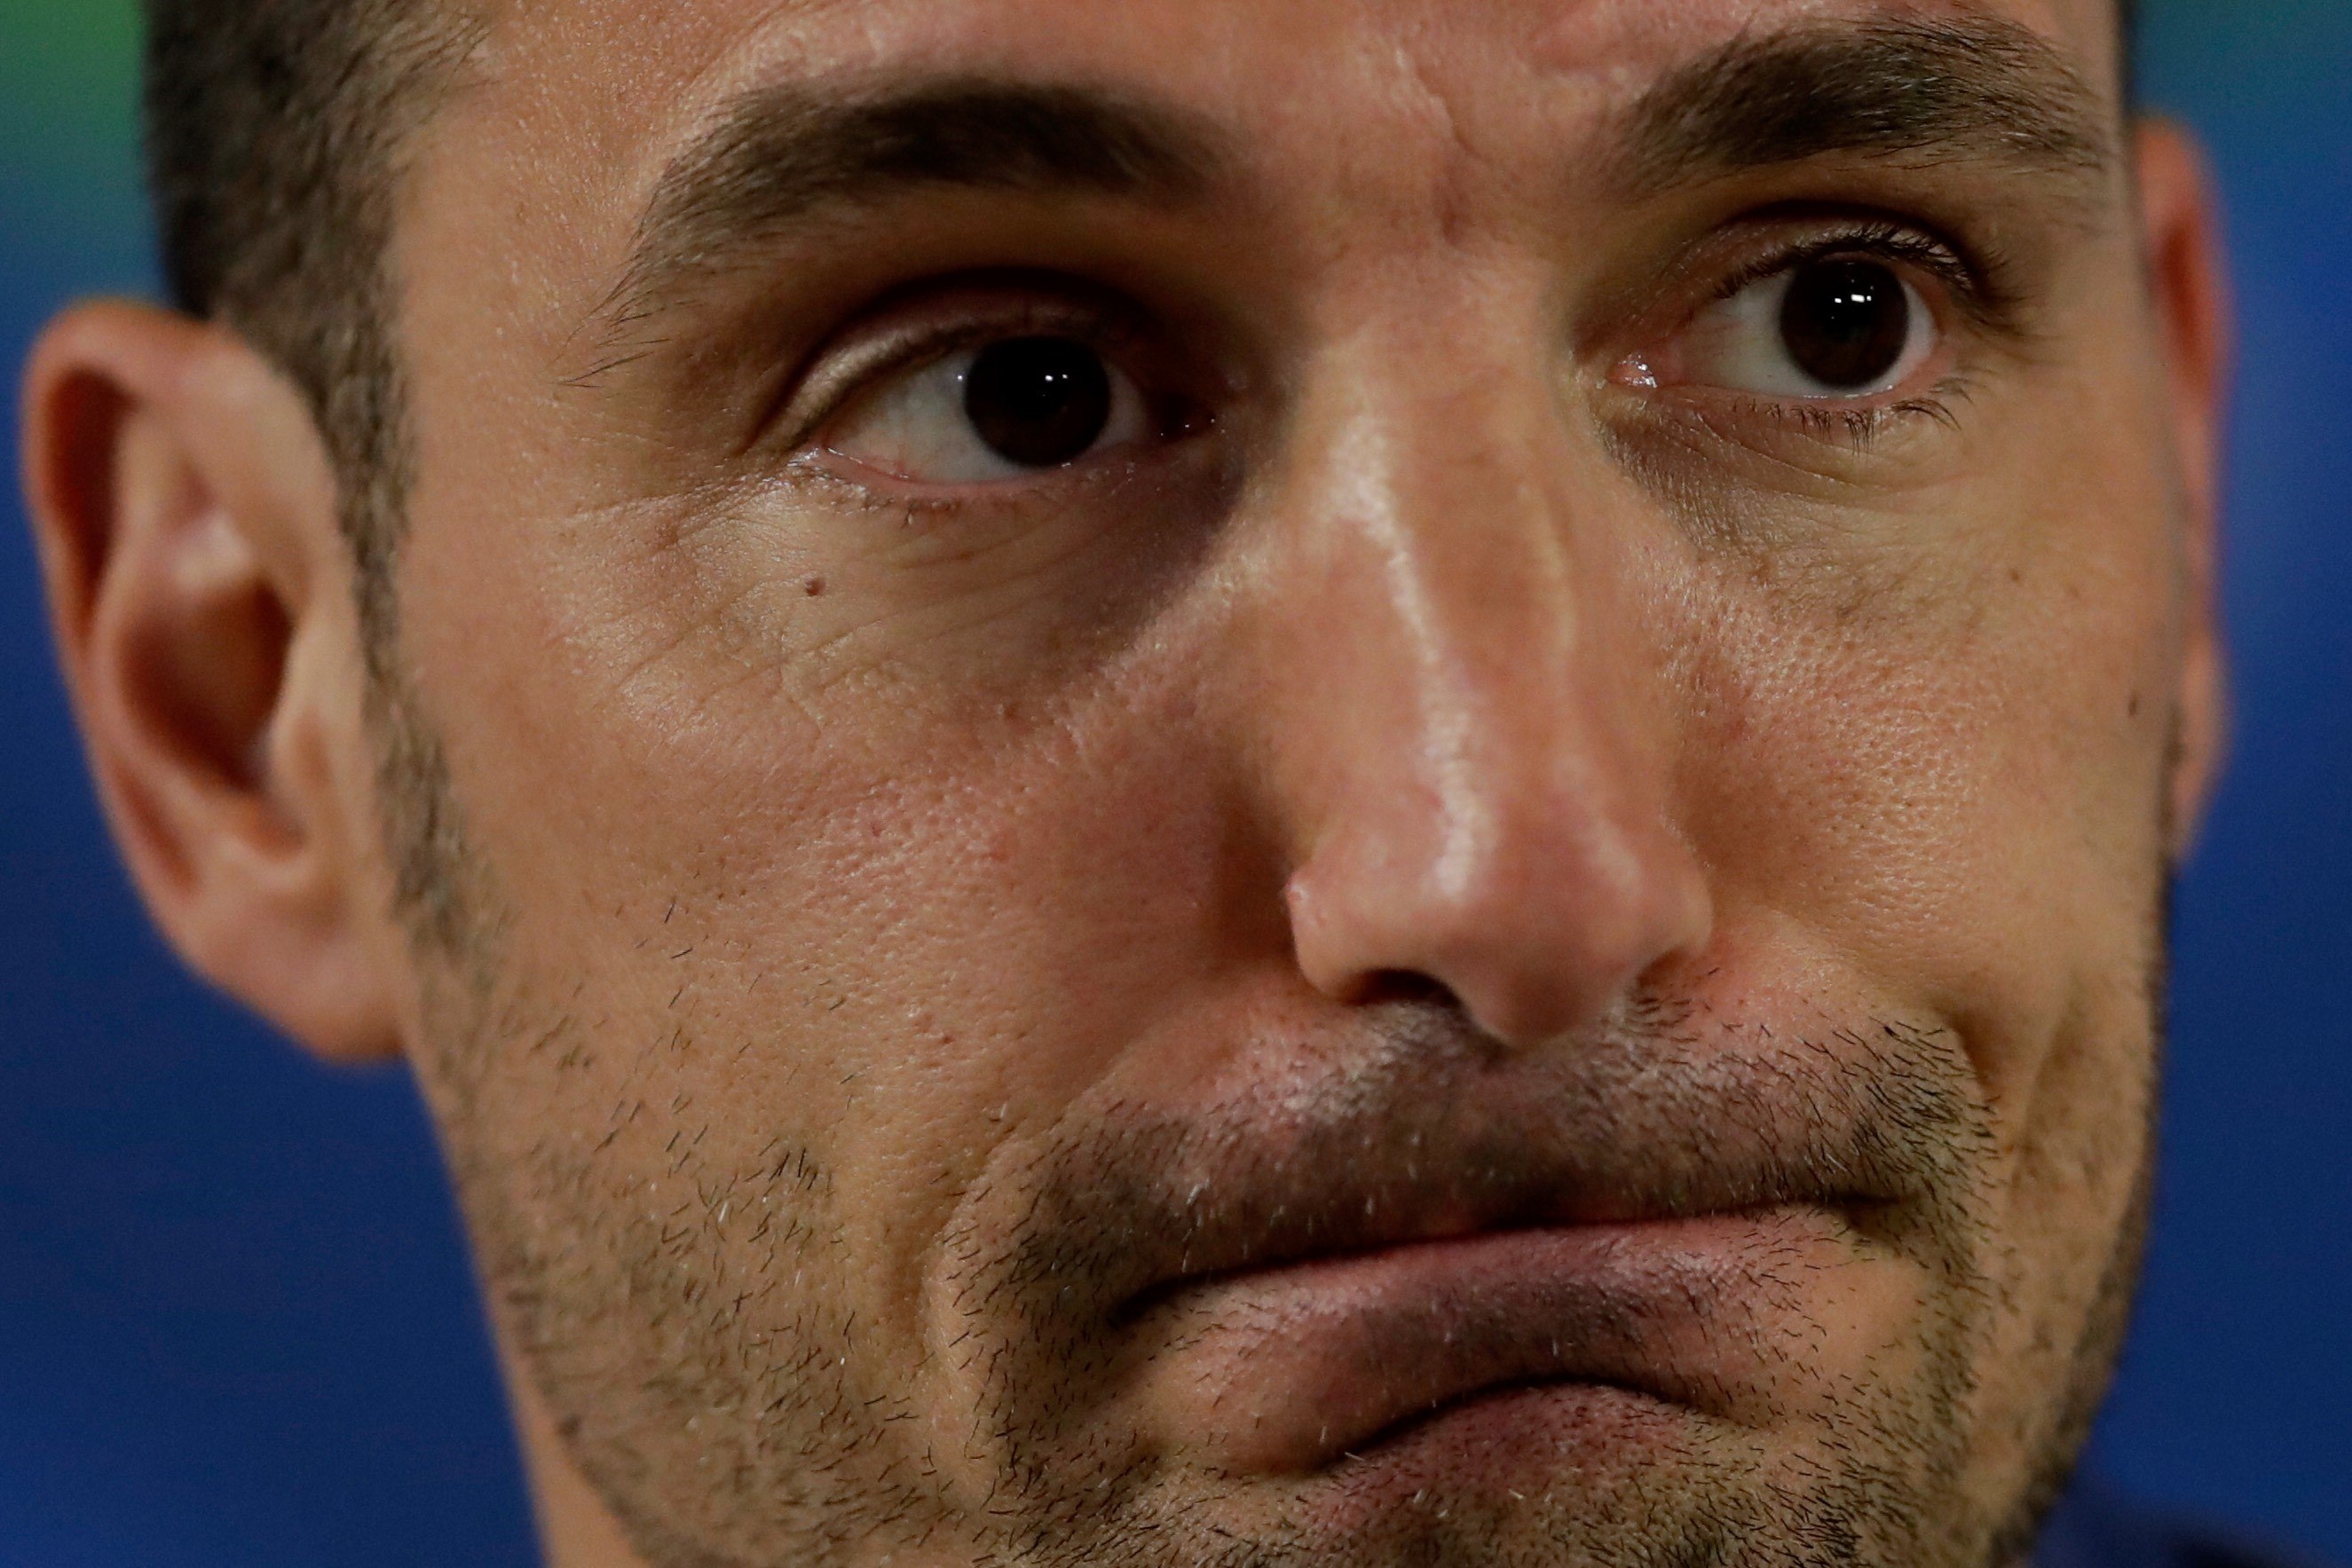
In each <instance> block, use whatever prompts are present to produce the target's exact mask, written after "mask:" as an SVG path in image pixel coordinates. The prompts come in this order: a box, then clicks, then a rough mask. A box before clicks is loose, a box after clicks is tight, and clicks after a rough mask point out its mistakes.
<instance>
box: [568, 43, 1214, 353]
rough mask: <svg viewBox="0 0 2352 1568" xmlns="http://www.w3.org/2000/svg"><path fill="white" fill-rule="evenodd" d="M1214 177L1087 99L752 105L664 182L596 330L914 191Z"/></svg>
mask: <svg viewBox="0 0 2352 1568" xmlns="http://www.w3.org/2000/svg"><path fill="white" fill-rule="evenodd" d="M1226 163H1227V159H1226V157H1225V154H1224V152H1223V148H1222V146H1221V144H1220V142H1219V141H1218V139H1217V138H1216V137H1215V136H1214V135H1213V133H1212V132H1211V131H1209V130H1208V129H1207V128H1205V127H1203V126H1202V125H1200V124H1197V123H1195V122H1193V121H1192V120H1187V119H1185V118H1183V117H1181V115H1179V114H1177V113H1176V112H1174V111H1173V110H1169V109H1166V108H1162V107H1159V106H1156V105H1149V104H1143V103H1138V102H1133V101H1129V100H1127V99H1120V98H1118V97H1116V96H1113V95H1111V94H1108V93H1105V92H1101V91H1097V90H1096V89H1090V88H1084V87H1070V86H1058V85H1040V84H1028V83H1007V82H1000V81H992V80H985V79H980V78H954V77H950V78H927V79H921V80H917V81H914V82H910V83H900V84H895V85H891V86H887V87H883V88H880V89H866V90H864V91H859V92H852V93H848V94H844V93H842V92H840V91H838V90H835V91H833V92H819V91H815V90H812V89H806V88H800V87H770V88H762V89H753V90H751V91H750V92H748V93H745V94H744V95H742V96H741V97H740V98H738V99H735V100H734V101H732V102H731V103H730V104H729V105H728V106H727V107H726V108H725V109H724V110H721V112H720V113H719V116H718V117H717V119H716V120H715V122H714V123H713V124H712V126H711V127H710V129H709V130H707V131H703V132H702V133H701V134H700V135H699V136H698V137H696V138H695V139H694V141H691V142H690V143H688V145H687V146H686V147H685V148H684V149H683V150H682V151H680V152H678V153H677V156H676V157H674V158H673V159H672V160H671V161H670V162H669V163H668V165H667V168H666V169H665V170H664V172H663V173H662V175H661V177H660V179H659V180H658V181H657V182H656V185H655V189H654V194H653V198H652V200H651V202H650V203H649V204H648V205H647V207H646V215H645V217H644V219H643V221H642V222H641V223H640V224H639V225H638V232H637V240H636V244H635V249H634V252H633V254H632V257H631V260H630V263H629V266H628V267H627V269H626V271H625V272H624V273H623V275H622V282H621V284H620V286H619V287H617V288H616V289H615V290H614V294H613V297H612V298H611V300H610V301H608V304H607V308H606V311H605V314H606V315H607V316H608V318H611V319H614V321H615V323H616V324H618V323H621V322H625V321H626V320H629V319H636V318H637V317H639V316H641V315H642V314H644V313H645V312H646V310H648V309H649V308H652V307H653V306H654V305H655V303H656V301H658V300H659V299H661V298H663V297H664V296H666V295H667V293H668V292H669V291H670V290H671V289H672V288H673V287H675V286H676V285H677V284H678V283H679V282H681V281H682V280H684V279H685V278H688V277H692V276H695V275H698V274H702V273H705V272H708V271H711V270H717V269H719V268H722V267H724V266H725V265H726V264H727V262H728V260H729V258H730V257H731V256H736V255H739V254H740V253H741V252H742V251H743V250H745V249H747V248H750V247H754V246H758V245H759V244H761V242H762V241H765V240H769V239H772V237H773V236H774V235H776V234H777V233H778V232H780V231H782V230H783V229H786V228H789V227H790V226H792V225H793V224H795V223H797V222H799V221H802V220H803V219H806V218H808V217H810V216H811V215H813V214H815V213H817V212H818V211H820V210H822V209H824V208H827V207H834V206H843V205H862V204H873V203H878V202H882V201H886V200H888V199H890V198H893V197H897V196H901V195H904V194H906V193H908V191H910V190H915V189H919V188H922V187H927V186H934V187H936V186H949V187H952V186H962V187H966V188H971V189H991V190H1009V191H1023V192H1030V193H1046V194H1070V195H1097V196H1119V197H1128V198H1133V199H1139V200H1146V201H1152V202H1160V203H1166V202H1181V201H1185V200H1188V199H1192V198H1195V197H1198V196H1199V195H1201V194H1202V193H1203V192H1205V191H1206V190H1207V189H1208V188H1209V187H1210V185H1211V184H1212V183H1214V182H1215V181H1216V179H1217V178H1218V177H1219V175H1220V174H1221V173H1222V172H1223V170H1224V168H1225V167H1226Z"/></svg>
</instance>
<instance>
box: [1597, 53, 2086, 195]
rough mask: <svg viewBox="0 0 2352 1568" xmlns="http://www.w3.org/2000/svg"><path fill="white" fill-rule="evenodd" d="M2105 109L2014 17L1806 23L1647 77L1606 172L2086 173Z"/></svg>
mask: <svg viewBox="0 0 2352 1568" xmlns="http://www.w3.org/2000/svg"><path fill="white" fill-rule="evenodd" d="M2115 118H2116V117H2115V115H2114V114H2113V112H2112V111H2111V110H2108V109H2107V108H2106V107H2105V105H2104V104H2103V101H2102V99H2100V97H2099V95H2098V94H2097V93H2095V91H2094V90H2093V89H2091V87H2090V85H2089V84H2088V83H2087V82H2086V81H2085V80H2084V77H2083V75H2082V73H2081V72H2080V71H2078V70H2077V69H2076V68H2074V66H2073V65H2072V64H2071V63H2070V62H2069V61H2068V59H2067V58H2066V57H2065V56H2064V55H2063V53H2061V52H2060V50H2059V49H2058V48H2057V47H2056V46H2054V45H2053V44H2051V43H2050V42H2049V41H2048V40H2046V39H2044V38H2043V37H2041V36H2040V35H2039V34H2037V33H2034V32H2032V30H2030V29H2028V28H2026V27H2024V26H2020V25H2018V24H2016V23H2013V22H2007V21H2001V20H1998V19H1992V18H1967V19H1958V20H1952V21H1935V22H1930V21H1917V20H1885V21H1874V22H1865V23H1855V22H1819V23H1811V24H1806V25H1802V26H1796V27H1792V28H1789V29H1786V30H1782V31H1778V32H1771V33H1764V34H1751V35H1748V36H1744V37H1738V38H1735V39H1733V40H1732V41H1731V42H1730V43H1728V44H1727V45H1725V46H1724V47H1722V48H1720V49H1718V50H1717V51H1716V52H1715V53H1714V54H1712V55H1709V56H1706V57H1703V58H1701V59H1698V60H1696V61H1694V62H1693V63H1691V64H1690V65H1687V66H1685V67H1683V68H1680V69H1677V70H1675V71H1674V72H1672V73H1671V74H1669V75H1668V76H1666V77H1665V78H1663V79H1661V80H1660V81H1658V82H1657V83H1656V84H1654V86H1652V87H1651V88H1649V89H1647V90H1646V91H1644V92H1643V95H1642V97H1641V98H1640V99H1638V100H1636V102H1635V103H1634V104H1633V110H1632V112H1631V115H1630V118H1629V120H1628V123H1627V129H1626V131H1625V133H1624V141H1623V151H1622V154H1621V156H1620V158H1619V160H1618V166H1617V172H1618V175H1619V179H1620V183H1622V184H1624V185H1626V186H1628V187H1629V188H1631V189H1633V190H1635V191H1638V192H1643V193H1649V192H1655V191H1660V190H1664V189H1671V188H1673V187H1675V186H1679V185H1684V184H1688V183H1694V182H1696V181H1700V180H1706V179H1712V178H1717V177H1721V176H1724V175H1727V174H1733V173H1738V172H1742V171H1749V170H1756V169H1762V168H1769V167H1773V166H1777V165H1783V164H1792V163H1800V162H1805V161H1807V160H1809V159H1814V158H1822V157H1828V156H1831V155H1833V154H1848V155H1859V156H1864V157H1877V158H1887V159H1900V160H1904V161H1906V162H1926V163H1930V164H1943V163H1957V162H1984V163H1990V164H1993V165H1998V166H2006V167H2008V168H2011V169H2015V170H2019V171H2021V172H2043V173H2057V174H2061V175H2067V176H2073V177H2076V178H2079V179H2084V180H2091V179H2095V178H2096V177H2098V176H2100V175H2103V174H2104V173H2105V172H2107V170H2108V169H2109V168H2110V166H2111V165H2112V163H2113V162H2114V159H2115V137H2114V135H2113V133H2112V131H2111V130H2110V123H2111V121H2112V120H2114V119H2115Z"/></svg>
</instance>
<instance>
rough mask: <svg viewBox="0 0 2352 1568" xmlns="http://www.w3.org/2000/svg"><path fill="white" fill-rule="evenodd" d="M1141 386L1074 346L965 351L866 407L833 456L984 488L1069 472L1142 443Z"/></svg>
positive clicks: (1146, 420) (839, 432) (1069, 342)
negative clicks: (1086, 460) (1090, 460)
mask: <svg viewBox="0 0 2352 1568" xmlns="http://www.w3.org/2000/svg"><path fill="white" fill-rule="evenodd" d="M1149 434H1150V412H1149V410H1148V409H1147V408H1146V406H1145V401H1144V397H1143V394H1142V392H1140V391H1139V390H1138V388H1137V387H1136V385H1135V383H1134V382H1132V381H1131V380H1129V377H1128V376H1127V375H1126V374H1124V373H1123V372H1122V371H1119V370H1118V367H1116V366H1115V365H1113V364H1111V363H1110V362H1109V361H1108V360H1106V359H1105V358H1104V357H1103V356H1102V355H1101V354H1100V353H1099V352H1097V350H1094V349H1092V348H1090V347H1089V346H1087V344H1085V343H1083V342H1081V341H1079V340H1076V339H1075V338H1058V337H1024V338H1007V339H1002V340H998V341H995V342H992V343H986V344H983V345H981V346H980V347H977V348H972V349H966V350H959V351H958V352H956V353H952V354H950V355H948V356H946V357H945V358H943V359H939V360H934V361H930V362H929V363H928V364H924V365H921V366H919V367H918V368H916V369H915V370H913V371H908V372H905V373H903V374H900V375H898V376H897V377H894V378H892V379H890V380H888V381H887V382H884V383H883V384H882V385H881V386H880V387H878V388H877V389H875V390H874V391H873V392H868V393H867V394H866V396H865V397H863V398H861V399H860V400H859V401H858V402H857V403H856V405H855V406H854V407H853V408H852V409H851V411H850V413H849V417H848V418H847V420H846V421H845V422H844V423H842V424H841V425H840V426H839V427H837V428H836V430H835V432H834V434H833V435H832V437H831V439H829V440H828V441H827V442H826V443H825V445H826V447H827V448H828V449H829V450H831V451H833V452H835V453H837V454H839V455H842V456H844V457H848V458H851V459H853V460H855V461H856V462H859V463H862V464H865V465H866V466H868V467H871V468H876V469H879V470H881V471H882V472H884V473H886V474H888V475H890V476H892V477H894V478H899V479H906V480H910V481H913V482H916V483H919V484H929V485H979V484H989V483H992V482H996V481H1001V480H1006V479H1017V478H1022V477H1024V476H1029V475H1033V474H1036V473H1040V472H1043V471H1045V470H1048V469H1054V468H1065V467H1067V466H1069V465H1071V464H1073V463H1076V462H1078V461H1079V460H1080V459H1082V458H1085V457H1088V456H1092V455H1095V454H1096V453H1098V452H1103V451H1107V450H1109V449H1111V448H1114V447H1118V446H1122V445H1126V444H1129V443H1131V442H1137V441H1140V440H1142V439H1144V438H1145V437H1146V436H1147V435H1149Z"/></svg>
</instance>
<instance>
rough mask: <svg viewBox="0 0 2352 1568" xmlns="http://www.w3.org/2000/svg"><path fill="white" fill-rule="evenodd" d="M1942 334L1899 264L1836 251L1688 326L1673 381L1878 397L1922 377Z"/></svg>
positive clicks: (1762, 391)
mask: <svg viewBox="0 0 2352 1568" xmlns="http://www.w3.org/2000/svg"><path fill="white" fill-rule="evenodd" d="M1937 341H1938V333H1937V325H1936V318H1935V313H1934V312H1933V311H1932V310H1930V309H1929V308H1928V307H1927V301H1925V300H1924V299H1922V298H1920V297H1919V292H1918V290H1917V289H1916V288H1914V287H1912V286H1911V285H1910V283H1908V282H1907V281H1906V280H1905V278H1904V277H1903V275H1902V274H1901V273H1900V272H1898V271H1897V270H1895V268H1894V267H1890V266H1888V265H1887V264H1886V263H1885V262H1883V261H1874V260H1871V259H1869V258H1867V257H1843V256H1841V257H1832V258H1826V259H1822V260H1818V261H1811V262H1807V263H1805V264H1803V265H1801V266H1799V267H1790V268H1789V269H1787V270H1786V271H1783V272H1779V273H1775V274H1773V275H1771V276H1770V277H1763V278H1759V279H1758V280H1757V281H1756V282H1754V283H1751V284H1749V285H1748V287H1745V288H1742V289H1740V290H1739V291H1738V293H1736V294H1733V295H1730V296H1729V297H1727V298H1724V299H1722V300H1720V301H1718V302H1717V304H1715V305H1714V306H1712V307H1710V308H1708V309H1707V310H1706V311H1705V312H1704V313H1703V314H1701V315H1700V317H1699V318H1698V319H1697V320H1696V321H1695V322H1694V323H1693V324H1692V326H1691V329H1690V333H1689V337H1688V338H1687V340H1685V345H1684V347H1683V349H1682V351H1681V353H1680V354H1679V355H1678V356H1677V358H1678V359H1679V360H1680V361H1681V364H1680V365H1679V367H1678V369H1679V371H1680V373H1679V374H1678V375H1677V376H1676V377H1675V379H1676V380H1678V381H1682V382H1696V383H1700V384H1704V385H1708V386H1718V387H1725V388H1728V389H1731V390H1733V391H1737V392H1753V393H1756V394H1758V395H1759V396H1765V397H1784V398H1806V399H1833V398H1834V399H1856V398H1868V397H1875V396H1878V395H1880V394H1882V393H1885V392H1891V391H1893V390H1894V389H1895V388H1896V387H1899V386H1901V385H1903V383H1904V382H1907V381H1909V380H1910V379H1911V378H1912V377H1913V376H1915V375H1916V374H1917V373H1918V371H1919V368H1920V366H1922V365H1923V364H1925V363H1926V362H1927V360H1928V359H1929V358H1931V357H1932V356H1933V355H1934V354H1935V352H1936V349H1937Z"/></svg>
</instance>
